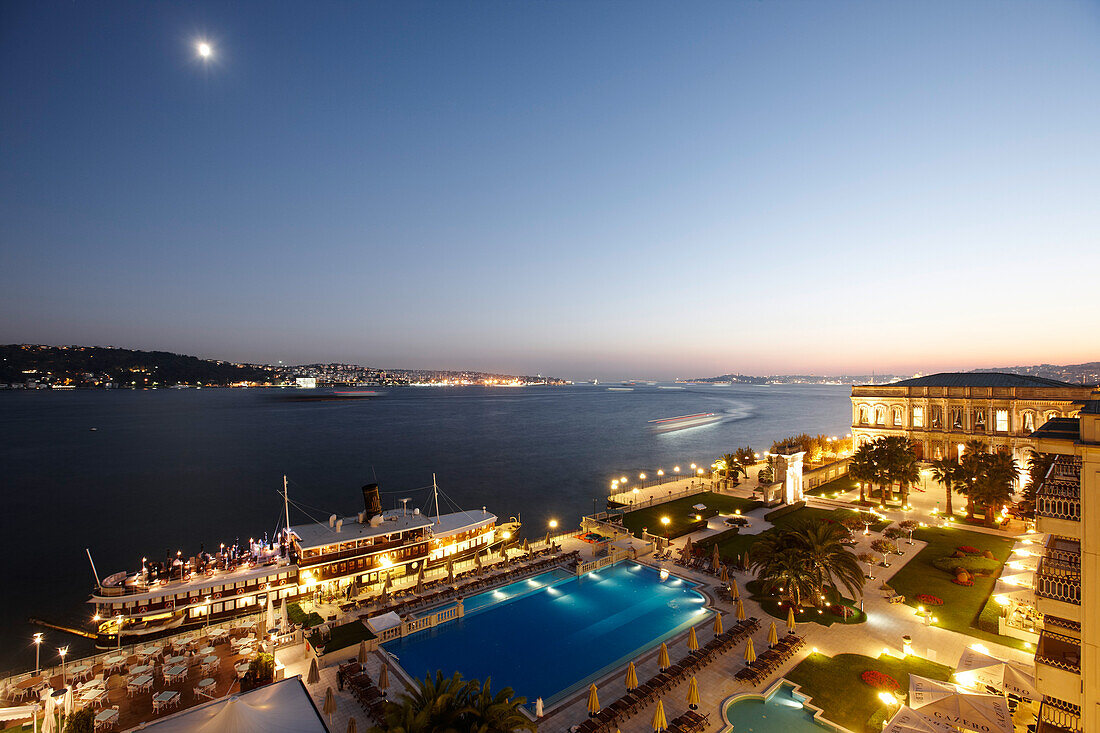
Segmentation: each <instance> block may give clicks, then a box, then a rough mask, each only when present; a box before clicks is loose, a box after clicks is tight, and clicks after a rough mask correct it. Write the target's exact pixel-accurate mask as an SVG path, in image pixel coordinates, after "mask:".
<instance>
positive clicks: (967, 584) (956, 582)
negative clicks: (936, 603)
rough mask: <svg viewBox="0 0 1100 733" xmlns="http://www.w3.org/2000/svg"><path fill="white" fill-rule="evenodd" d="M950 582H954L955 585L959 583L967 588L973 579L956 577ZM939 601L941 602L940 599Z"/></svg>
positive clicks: (972, 583) (972, 582)
mask: <svg viewBox="0 0 1100 733" xmlns="http://www.w3.org/2000/svg"><path fill="white" fill-rule="evenodd" d="M951 582H952V583H954V584H955V585H961V586H964V587H966V588H969V587H970V586H972V585H974V581H973V580H959V579H958V578H955V579H954V580H952V581H951ZM941 603H942V601H941Z"/></svg>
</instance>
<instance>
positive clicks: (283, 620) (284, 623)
mask: <svg viewBox="0 0 1100 733" xmlns="http://www.w3.org/2000/svg"><path fill="white" fill-rule="evenodd" d="M288 602H289V601H287V600H286V599H285V598H284V599H283V605H281V606H280V607H279V628H281V629H282V630H283V631H284V632H285V631H286V630H287V629H289V628H290V617H289V616H287V610H286V604H287V603H288Z"/></svg>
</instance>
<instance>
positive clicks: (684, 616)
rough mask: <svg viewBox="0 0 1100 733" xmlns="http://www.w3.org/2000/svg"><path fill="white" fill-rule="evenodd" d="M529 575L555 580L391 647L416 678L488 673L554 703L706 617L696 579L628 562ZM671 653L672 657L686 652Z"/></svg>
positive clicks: (511, 591)
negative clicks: (587, 570)
mask: <svg viewBox="0 0 1100 733" xmlns="http://www.w3.org/2000/svg"><path fill="white" fill-rule="evenodd" d="M555 579H557V580H556V582H555ZM532 580H534V581H535V582H536V583H539V582H541V583H550V584H544V585H542V587H535V586H534V585H533V584H532V583H531V582H530V581H528V580H521V581H518V582H516V583H512V584H511V585H509V586H507V587H506V588H503V589H501V591H500V592H499V594H498V593H497V592H496V591H489V592H487V593H482V594H480V595H479V596H473V597H471V598H470V599H468V600H466V601H464V606H465V608H466V615H465V617H464V618H462V619H459V620H457V621H454V622H451V623H447V624H444V625H442V626H438V627H436V628H434V629H429V630H427V631H422V632H420V633H417V634H413V635H411V636H407V637H405V638H403V639H395V640H394V641H391V642H388V643H387V644H386V649H387V650H388V651H390V652H392V653H393V654H394V655H396V656H397V658H398V660H399V661H400V663H401V666H402V667H404V669H405V671H406V672H408V673H409V674H410V675H413V676H419V677H423V676H424V675H425V673H428V672H431V673H432V674H435V671H436V670H443V673H444V674H445V675H450V674H451V673H453V672H456V671H457V672H461V673H462V676H463V677H465V678H467V679H480V680H484V679H486V678H492V684H493V689H499V688H502V687H506V686H507V687H511V688H512V689H514V690H515V691H516V694H518V695H522V696H524V697H526V698H527V700H528V702H533V701H534V700H535V698H537V697H541V698H543V700H544V701H545V702H546V703H548V704H549V703H551V702H554V701H556V700H558V699H560V698H561V697H563V696H564V695H566V694H568V693H569V692H571V691H573V690H575V689H577V688H579V687H581V686H582V685H587V684H588V683H589V682H590V681H592V680H593V679H596V678H597V677H599V676H600V675H601V674H603V673H604V672H605V671H606V670H608V669H609V668H611V667H614V666H617V665H619V664H625V662H626V660H627V659H629V658H631V657H634V656H636V655H637V654H638V653H639V652H641V651H643V650H644V649H647V648H649V647H651V646H653V645H655V644H658V643H660V642H661V641H663V640H665V639H667V638H669V637H671V636H673V635H675V634H677V633H679V632H680V631H683V630H684V629H686V628H687V627H688V626H689V625H690V624H693V623H696V624H697V623H700V622H702V621H704V620H706V619H707V618H708V617H709V615H710V612H709V611H708V610H707V609H706V608H705V607H704V602H705V599H704V598H703V596H702V594H700V593H699V592H698V591H696V590H694V589H693V587H692V586H691V585H690V584H688V583H686V582H684V581H683V580H680V579H679V578H676V577H673V576H670V577H668V578H666V579H664V580H662V579H661V577H660V574H659V573H658V571H656V570H654V569H652V568H649V567H646V566H644V565H638V564H636V563H632V562H622V563H619V564H617V565H614V566H612V567H610V568H605V569H604V570H600V571H598V572H593V573H588V574H587V575H584V576H581V577H576V576H569V577H568V578H567V579H566V578H562V576H561V575H560V574H559V575H555V574H552V573H544V574H543V575H541V576H538V577H537V578H534V579H532ZM672 651H673V654H672V656H673V658H674V659H675V658H677V657H679V656H682V655H683V653H686V649H682V650H678V651H679V653H677V650H672Z"/></svg>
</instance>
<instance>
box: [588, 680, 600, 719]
mask: <svg viewBox="0 0 1100 733" xmlns="http://www.w3.org/2000/svg"><path fill="white" fill-rule="evenodd" d="M599 713H600V696H599V695H597V694H596V684H595V683H592V684H591V685H589V686H588V717H590V718H594V717H596V716H597V715H599Z"/></svg>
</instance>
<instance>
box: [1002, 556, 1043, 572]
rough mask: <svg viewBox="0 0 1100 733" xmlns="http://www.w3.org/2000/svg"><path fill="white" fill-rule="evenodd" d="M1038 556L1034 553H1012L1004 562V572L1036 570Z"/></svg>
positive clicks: (1037, 567)
mask: <svg viewBox="0 0 1100 733" xmlns="http://www.w3.org/2000/svg"><path fill="white" fill-rule="evenodd" d="M1038 569H1039V558H1038V557H1036V556H1035V555H1013V556H1012V557H1010V558H1009V559H1008V562H1006V563H1005V572H1006V573H1007V572H1012V571H1015V572H1017V573H1019V572H1022V571H1024V570H1032V571H1034V570H1038Z"/></svg>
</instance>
